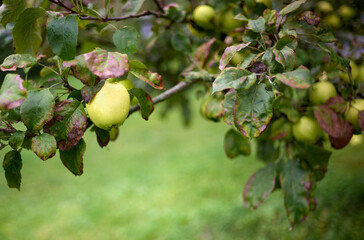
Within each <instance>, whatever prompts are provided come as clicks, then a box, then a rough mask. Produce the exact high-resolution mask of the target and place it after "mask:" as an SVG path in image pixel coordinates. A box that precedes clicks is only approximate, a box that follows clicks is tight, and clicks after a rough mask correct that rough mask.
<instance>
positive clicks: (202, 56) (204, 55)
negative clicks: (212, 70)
mask: <svg viewBox="0 0 364 240" xmlns="http://www.w3.org/2000/svg"><path fill="white" fill-rule="evenodd" d="M215 41H216V39H215V38H212V39H210V40H209V41H208V42H205V43H204V44H202V45H201V46H199V47H198V48H197V49H196V52H195V58H194V60H195V62H196V63H197V65H198V66H199V67H200V68H204V67H205V66H206V64H207V62H208V59H209V57H211V54H210V53H211V52H212V51H211V48H212V45H213V44H214V42H215Z"/></svg>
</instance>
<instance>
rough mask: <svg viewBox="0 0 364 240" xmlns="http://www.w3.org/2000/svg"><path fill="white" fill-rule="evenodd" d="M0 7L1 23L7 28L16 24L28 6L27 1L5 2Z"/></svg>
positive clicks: (8, 0)
mask: <svg viewBox="0 0 364 240" xmlns="http://www.w3.org/2000/svg"><path fill="white" fill-rule="evenodd" d="M2 3H3V4H2V5H1V7H0V23H1V24H2V25H3V26H4V28H5V27H6V25H7V24H8V23H12V22H15V21H16V20H17V19H18V17H19V15H20V14H21V13H22V12H23V10H24V9H25V6H26V3H27V2H26V0H3V1H2Z"/></svg>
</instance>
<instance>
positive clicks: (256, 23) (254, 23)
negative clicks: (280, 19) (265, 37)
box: [248, 16, 265, 33]
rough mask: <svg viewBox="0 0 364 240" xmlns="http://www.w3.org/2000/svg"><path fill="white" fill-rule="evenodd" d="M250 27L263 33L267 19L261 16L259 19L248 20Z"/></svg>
mask: <svg viewBox="0 0 364 240" xmlns="http://www.w3.org/2000/svg"><path fill="white" fill-rule="evenodd" d="M248 28H249V29H251V30H252V31H253V32H256V33H263V32H264V30H265V19H264V18H263V17H262V16H260V17H259V18H258V19H257V20H251V19H249V21H248Z"/></svg>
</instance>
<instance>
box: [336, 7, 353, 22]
mask: <svg viewBox="0 0 364 240" xmlns="http://www.w3.org/2000/svg"><path fill="white" fill-rule="evenodd" d="M339 13H340V15H341V16H342V17H343V19H345V20H349V19H351V18H353V17H354V16H355V15H356V11H355V9H353V8H352V7H349V6H348V5H341V6H340V7H339Z"/></svg>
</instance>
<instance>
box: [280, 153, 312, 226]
mask: <svg viewBox="0 0 364 240" xmlns="http://www.w3.org/2000/svg"><path fill="white" fill-rule="evenodd" d="M280 182H281V188H282V192H283V196H284V205H285V207H286V211H287V215H288V219H289V221H290V223H291V226H292V227H293V226H294V224H296V223H299V222H301V221H303V220H304V219H305V218H306V216H307V214H308V212H309V211H310V208H311V206H310V205H311V199H309V197H310V195H311V191H312V185H313V183H312V181H310V178H309V174H308V172H306V171H305V170H304V169H302V168H301V167H300V165H299V163H298V162H297V161H296V160H294V159H290V160H288V161H287V162H286V164H285V165H284V167H283V170H282V172H281V174H280Z"/></svg>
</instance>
